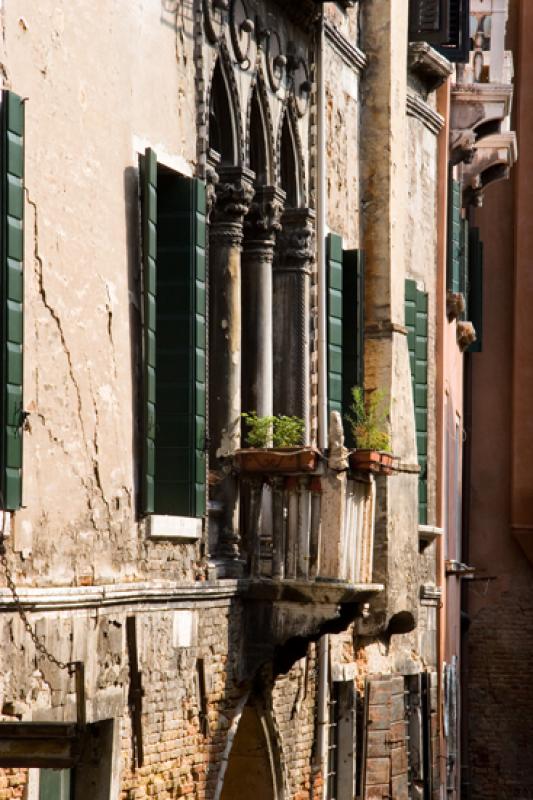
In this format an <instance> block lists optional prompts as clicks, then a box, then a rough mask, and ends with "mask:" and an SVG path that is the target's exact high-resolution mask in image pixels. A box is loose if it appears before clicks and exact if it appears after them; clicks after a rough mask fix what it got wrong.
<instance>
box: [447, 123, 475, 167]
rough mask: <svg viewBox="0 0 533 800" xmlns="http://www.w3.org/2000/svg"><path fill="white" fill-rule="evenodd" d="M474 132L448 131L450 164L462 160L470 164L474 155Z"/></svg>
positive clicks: (469, 130) (458, 162)
mask: <svg viewBox="0 0 533 800" xmlns="http://www.w3.org/2000/svg"><path fill="white" fill-rule="evenodd" d="M475 144H476V134H475V133H474V131H473V130H471V129H467V130H460V129H459V130H456V129H455V130H453V129H452V130H451V131H450V164H451V165H452V166H455V165H456V164H460V163H461V161H463V162H464V163H465V164H470V163H471V162H472V160H473V158H474V155H475Z"/></svg>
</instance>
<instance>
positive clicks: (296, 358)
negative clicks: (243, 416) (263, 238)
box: [273, 208, 315, 442]
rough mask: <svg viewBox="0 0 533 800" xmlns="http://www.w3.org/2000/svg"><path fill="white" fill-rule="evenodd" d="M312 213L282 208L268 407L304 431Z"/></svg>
mask: <svg viewBox="0 0 533 800" xmlns="http://www.w3.org/2000/svg"><path fill="white" fill-rule="evenodd" d="M314 217H315V215H314V212H313V211H312V210H311V209H309V208H294V209H292V208H291V209H287V210H286V211H285V212H284V213H283V215H282V218H281V225H282V230H281V232H280V234H279V235H278V245H279V246H278V253H277V258H276V261H275V264H274V310H273V326H274V412H275V413H276V414H288V415H294V416H297V417H302V418H303V420H304V422H305V441H306V442H308V440H309V435H310V418H309V407H310V353H309V349H310V346H309V342H310V283H311V268H312V259H313V252H314V251H313V223H314Z"/></svg>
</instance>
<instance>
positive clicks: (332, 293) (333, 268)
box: [327, 233, 343, 415]
mask: <svg viewBox="0 0 533 800" xmlns="http://www.w3.org/2000/svg"><path fill="white" fill-rule="evenodd" d="M342 272H343V271H342V237H341V236H338V235H337V234H335V233H330V234H329V235H328V240H327V275H328V310H327V313H328V411H329V413H331V412H332V411H338V412H339V413H340V414H341V415H342V399H343V387H342V366H343V365H342V361H343V353H342V345H343V325H342V312H343V302H342V290H343V278H342Z"/></svg>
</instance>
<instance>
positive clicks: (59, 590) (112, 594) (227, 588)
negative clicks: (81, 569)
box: [0, 580, 248, 613]
mask: <svg viewBox="0 0 533 800" xmlns="http://www.w3.org/2000/svg"><path fill="white" fill-rule="evenodd" d="M247 585H248V582H247V581H237V580H225V581H224V582H223V583H209V584H207V583H203V584H198V583H194V584H188V585H183V586H177V585H176V584H175V583H171V582H170V581H142V582H139V583H114V584H102V585H101V586H58V587H55V586H52V587H50V588H46V589H44V588H40V589H36V588H33V587H29V588H27V587H22V586H21V587H18V588H17V592H18V595H19V597H20V599H21V602H22V605H23V606H25V607H26V608H29V609H30V610H32V611H47V610H54V611H61V610H68V609H73V608H101V607H108V606H121V605H126V606H131V605H146V604H150V605H153V604H158V605H159V604H161V603H164V604H165V605H166V606H168V607H180V606H181V605H183V604H184V603H186V604H187V605H188V606H190V604H191V603H209V604H210V605H212V604H213V602H215V601H224V602H226V603H227V602H230V600H231V599H232V598H233V597H234V596H235V595H236V594H237V592H239V591H240V590H241V589H242V588H246V587H247ZM0 610H1V611H4V612H5V611H9V612H10V613H13V612H14V611H15V606H14V603H13V597H12V595H11V593H10V591H9V590H8V589H0Z"/></svg>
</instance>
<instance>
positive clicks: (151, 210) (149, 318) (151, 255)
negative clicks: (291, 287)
mask: <svg viewBox="0 0 533 800" xmlns="http://www.w3.org/2000/svg"><path fill="white" fill-rule="evenodd" d="M142 181H143V183H142V188H143V192H142V232H143V280H144V295H143V299H144V303H143V317H144V318H143V331H144V352H143V360H144V397H143V406H144V426H143V438H144V442H143V445H144V446H143V476H142V509H143V512H144V513H145V514H151V513H153V511H154V500H155V436H156V305H157V156H156V154H155V153H154V151H153V150H151V149H150V148H148V149H147V150H146V152H145V156H144V161H143V164H142Z"/></svg>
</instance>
